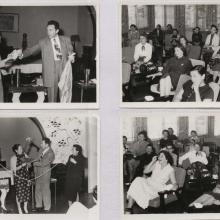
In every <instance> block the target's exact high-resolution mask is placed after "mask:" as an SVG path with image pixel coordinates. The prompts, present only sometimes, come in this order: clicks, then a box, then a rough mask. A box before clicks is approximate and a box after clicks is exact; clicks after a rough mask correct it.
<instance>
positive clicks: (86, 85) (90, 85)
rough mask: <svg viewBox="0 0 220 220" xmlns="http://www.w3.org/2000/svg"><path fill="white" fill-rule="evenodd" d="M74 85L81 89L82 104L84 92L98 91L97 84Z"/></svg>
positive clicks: (83, 83)
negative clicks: (89, 90)
mask: <svg viewBox="0 0 220 220" xmlns="http://www.w3.org/2000/svg"><path fill="white" fill-rule="evenodd" d="M74 85H76V86H77V87H78V88H80V102H83V96H84V90H88V89H96V84H95V83H88V84H86V83H85V82H75V83H74Z"/></svg>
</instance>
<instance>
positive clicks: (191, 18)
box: [185, 5, 196, 29]
mask: <svg viewBox="0 0 220 220" xmlns="http://www.w3.org/2000/svg"><path fill="white" fill-rule="evenodd" d="M195 26H196V6H195V5H186V6H185V27H186V29H192V28H194V27H195Z"/></svg>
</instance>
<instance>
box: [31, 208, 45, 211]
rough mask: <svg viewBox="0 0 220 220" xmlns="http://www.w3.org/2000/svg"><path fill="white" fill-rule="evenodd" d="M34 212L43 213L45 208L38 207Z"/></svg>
mask: <svg viewBox="0 0 220 220" xmlns="http://www.w3.org/2000/svg"><path fill="white" fill-rule="evenodd" d="M31 211H32V212H42V211H43V207H37V208H34V209H32V210H31Z"/></svg>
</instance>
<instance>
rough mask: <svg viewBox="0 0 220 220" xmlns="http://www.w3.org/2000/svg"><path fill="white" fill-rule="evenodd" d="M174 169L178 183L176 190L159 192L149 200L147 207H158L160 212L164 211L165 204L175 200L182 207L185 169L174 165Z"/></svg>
mask: <svg viewBox="0 0 220 220" xmlns="http://www.w3.org/2000/svg"><path fill="white" fill-rule="evenodd" d="M174 169H175V176H176V181H177V184H178V188H177V190H166V191H162V192H159V193H158V194H159V196H158V197H157V198H155V199H153V200H150V202H149V207H153V208H160V211H161V212H162V213H166V205H168V204H170V203H172V202H175V201H179V202H180V203H181V207H184V203H183V200H182V195H181V194H182V189H183V185H184V182H185V177H186V170H184V169H183V168H181V167H174Z"/></svg>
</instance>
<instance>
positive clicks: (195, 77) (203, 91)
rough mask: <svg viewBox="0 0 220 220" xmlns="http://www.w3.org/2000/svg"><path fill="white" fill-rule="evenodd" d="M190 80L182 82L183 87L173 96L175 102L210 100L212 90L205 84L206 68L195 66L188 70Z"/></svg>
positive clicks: (212, 96)
mask: <svg viewBox="0 0 220 220" xmlns="http://www.w3.org/2000/svg"><path fill="white" fill-rule="evenodd" d="M190 75H191V80H189V81H187V82H186V83H185V84H183V88H182V89H181V90H180V91H179V93H178V94H177V95H176V96H175V99H174V101H175V102H179V101H182V102H211V101H213V99H214V92H213V90H212V89H211V88H210V86H209V85H208V84H206V79H205V78H206V70H205V68H204V67H203V66H195V68H194V69H193V70H192V71H191V72H190Z"/></svg>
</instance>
